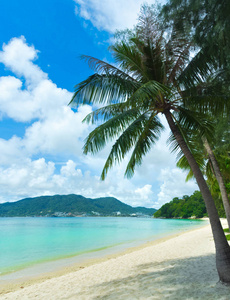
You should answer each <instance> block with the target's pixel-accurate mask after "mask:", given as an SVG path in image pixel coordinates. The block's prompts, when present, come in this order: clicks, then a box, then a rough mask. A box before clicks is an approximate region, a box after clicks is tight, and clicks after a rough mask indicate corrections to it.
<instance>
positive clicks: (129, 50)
mask: <svg viewBox="0 0 230 300" xmlns="http://www.w3.org/2000/svg"><path fill="white" fill-rule="evenodd" d="M133 41H134V39H132V42H133ZM110 49H111V50H112V55H113V58H114V60H115V62H116V63H118V64H119V66H120V68H121V69H122V70H125V72H128V73H129V74H132V77H134V78H135V79H136V80H137V81H140V80H143V78H145V79H146V80H148V77H147V74H146V73H145V69H144V68H143V64H142V56H141V53H140V51H138V48H137V47H135V46H134V45H129V44H125V43H124V42H121V43H119V44H116V45H113V46H111V47H110Z"/></svg>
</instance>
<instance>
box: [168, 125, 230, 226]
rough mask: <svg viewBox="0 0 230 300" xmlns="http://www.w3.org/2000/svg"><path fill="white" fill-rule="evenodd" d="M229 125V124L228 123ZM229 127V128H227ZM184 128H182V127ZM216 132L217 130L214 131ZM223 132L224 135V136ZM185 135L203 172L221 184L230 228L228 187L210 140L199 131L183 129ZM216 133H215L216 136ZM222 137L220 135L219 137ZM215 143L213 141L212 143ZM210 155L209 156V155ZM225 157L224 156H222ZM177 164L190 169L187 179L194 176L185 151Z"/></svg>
mask: <svg viewBox="0 0 230 300" xmlns="http://www.w3.org/2000/svg"><path fill="white" fill-rule="evenodd" d="M226 125H227V124H226ZM216 128H218V120H217V121H216V122H215V129H216ZM226 129H227V128H226ZM181 130H182V128H181ZM214 133H215V131H214ZM223 133H224V132H222V136H223ZM183 134H184V137H186V143H187V145H190V149H192V150H191V151H192V153H193V156H194V157H195V159H196V161H197V163H198V164H199V167H200V169H201V170H202V172H203V173H204V174H205V175H206V176H207V177H208V179H209V182H211V181H212V184H213V179H212V178H211V177H213V176H214V177H215V179H216V181H217V183H218V185H219V190H220V193H221V198H222V201H223V205H224V210H225V214H226V218H227V221H228V227H229V228H230V203H229V199H228V194H227V189H226V186H225V182H224V177H223V175H222V172H221V170H220V166H219V163H218V161H217V159H216V155H215V153H214V151H213V149H212V147H211V146H210V142H208V140H207V138H206V137H204V136H203V137H201V136H200V134H199V133H198V132H195V133H194V132H191V131H190V132H188V131H186V132H185V131H183ZM215 135H216V134H214V136H215ZM219 138H220V137H219ZM170 139H171V142H173V141H174V137H173V136H171V138H170ZM212 141H213V142H214V143H217V141H216V140H215V138H214V137H212ZM212 144H213V143H212ZM207 155H208V157H207ZM222 157H223V156H222ZM177 166H178V167H179V168H181V169H185V170H189V172H188V175H187V179H186V180H189V179H191V178H192V177H193V173H192V170H191V168H190V166H189V163H188V161H187V159H186V158H185V156H184V155H183V153H180V155H178V162H177Z"/></svg>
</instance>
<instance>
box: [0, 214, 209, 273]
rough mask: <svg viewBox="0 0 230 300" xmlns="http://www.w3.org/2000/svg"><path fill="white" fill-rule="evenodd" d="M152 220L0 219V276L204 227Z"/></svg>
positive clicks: (187, 222)
mask: <svg viewBox="0 0 230 300" xmlns="http://www.w3.org/2000/svg"><path fill="white" fill-rule="evenodd" d="M204 224H205V223H204V221H200V220H165V219H152V218H123V217H122V218H121V217H107V218H105V217H104V218H102V217H88V218H87V217H85V218H84V217H82V218H0V275H4V274H7V273H11V272H15V271H17V270H21V269H24V268H26V267H28V266H31V265H36V264H39V263H42V262H48V261H53V260H58V259H61V258H67V257H73V256H78V255H81V254H84V253H89V252H91V254H92V256H93V253H96V252H98V251H100V250H105V249H109V248H110V249H112V248H113V247H116V246H118V245H120V246H122V247H123V249H124V248H128V247H130V246H134V245H138V244H140V243H143V242H145V241H152V240H155V239H158V238H161V237H164V236H166V235H170V234H174V233H177V232H181V231H186V230H191V229H194V228H196V227H200V226H203V225H204Z"/></svg>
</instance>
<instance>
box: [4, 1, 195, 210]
mask: <svg viewBox="0 0 230 300" xmlns="http://www.w3.org/2000/svg"><path fill="white" fill-rule="evenodd" d="M84 3H85V2H84ZM81 4H82V5H83V2H82V3H81ZM114 5H115V4H114ZM37 55H38V51H37V50H36V49H35V48H34V46H31V45H28V44H27V43H26V40H25V38H23V37H21V38H13V39H12V40H11V41H10V42H9V43H8V44H5V45H4V46H3V50H2V51H1V52H0V62H2V63H3V64H4V65H5V66H6V67H7V68H8V69H10V70H11V71H12V72H13V74H14V75H15V76H2V77H0V115H1V116H2V120H1V121H2V122H4V118H5V117H7V118H11V119H12V120H14V121H16V122H27V123H25V134H24V135H22V136H20V137H19V136H17V135H16V134H15V135H14V136H12V137H11V138H10V139H8V140H5V139H0V149H1V151H0V189H1V196H0V202H5V201H15V200H18V199H21V198H24V197H32V196H38V195H52V194H69V193H75V194H81V195H83V196H86V197H91V198H96V197H105V196H112V197H116V198H118V199H119V200H121V201H123V202H125V203H127V204H130V205H133V206H147V207H156V205H158V206H159V205H161V204H163V203H165V202H166V201H170V200H171V199H172V198H173V197H176V196H180V195H181V194H190V193H192V192H193V189H195V187H194V183H185V182H184V178H185V175H184V174H182V172H181V171H180V170H178V169H176V168H175V157H174V156H173V155H171V154H170V152H169V150H168V148H167V147H166V140H167V137H168V130H166V131H165V132H163V133H162V137H161V139H160V140H159V141H158V142H157V143H156V145H155V146H154V147H153V149H152V151H151V152H150V153H149V154H148V155H147V156H146V157H145V158H144V160H143V164H142V166H140V167H138V168H137V170H136V172H135V175H134V177H133V178H132V179H131V180H128V179H125V178H124V171H125V167H126V164H127V161H128V158H126V159H125V161H124V163H122V164H121V165H119V166H115V167H114V168H113V169H112V170H111V171H110V172H109V174H108V176H107V178H106V180H105V181H104V182H102V181H100V173H101V170H102V168H103V165H104V162H105V159H106V156H107V154H108V152H109V150H110V147H111V143H110V144H108V145H107V147H106V148H105V149H104V150H103V151H101V152H100V153H98V154H97V155H95V156H93V155H87V156H84V155H82V147H83V144H84V139H85V137H86V136H87V134H88V133H89V132H90V131H91V130H92V126H89V125H87V124H82V119H83V118H84V117H85V115H86V114H88V113H90V112H91V110H92V108H91V107H90V106H83V107H80V108H79V109H78V111H77V112H76V111H73V110H71V109H70V107H69V106H67V104H68V103H69V101H70V99H71V97H72V94H71V93H70V92H68V91H67V90H65V89H61V88H58V87H57V86H56V85H55V83H53V82H52V81H51V80H50V79H49V78H48V75H47V74H46V73H44V72H43V71H42V70H41V69H40V68H39V66H37V65H36V64H35V63H34V60H35V59H36V58H37ZM24 81H25V82H24ZM28 122H29V123H28ZM163 122H164V121H163ZM60 164H61V165H60Z"/></svg>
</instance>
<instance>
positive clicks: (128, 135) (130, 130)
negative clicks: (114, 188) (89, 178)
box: [101, 112, 149, 180]
mask: <svg viewBox="0 0 230 300" xmlns="http://www.w3.org/2000/svg"><path fill="white" fill-rule="evenodd" d="M148 120H149V113H146V112H145V113H143V114H141V115H140V116H139V117H138V118H137V119H135V120H134V121H133V122H132V123H131V124H130V125H129V126H128V127H127V128H126V130H124V131H123V132H122V134H121V135H120V136H119V138H118V139H117V140H116V142H115V143H114V145H113V146H112V149H111V151H110V154H109V156H108V158H107V160H106V162H105V165H104V168H103V171H102V174H101V179H102V180H104V179H105V177H106V175H107V172H108V170H109V169H110V168H111V167H112V166H113V165H114V163H119V162H120V161H121V160H122V159H124V157H125V155H126V154H127V153H128V152H129V151H130V149H131V148H132V147H133V146H134V144H135V143H136V141H137V140H138V138H139V137H140V135H141V134H142V132H143V129H144V128H145V126H146V123H148Z"/></svg>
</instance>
